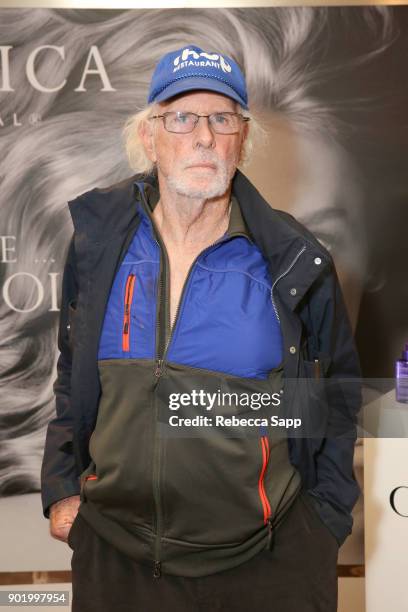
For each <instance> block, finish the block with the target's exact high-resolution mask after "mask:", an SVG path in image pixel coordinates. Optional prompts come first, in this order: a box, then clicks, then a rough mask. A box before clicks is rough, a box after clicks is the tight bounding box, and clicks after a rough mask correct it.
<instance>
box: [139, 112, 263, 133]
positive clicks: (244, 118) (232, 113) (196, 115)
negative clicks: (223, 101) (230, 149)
mask: <svg viewBox="0 0 408 612" xmlns="http://www.w3.org/2000/svg"><path fill="white" fill-rule="evenodd" d="M178 113H180V114H186V115H187V114H188V115H194V116H195V117H196V122H195V123H194V126H193V128H192V129H191V130H190V131H188V132H174V131H173V130H168V129H167V128H166V117H167V116H168V115H173V114H178ZM214 115H234V116H235V117H240V118H241V120H242V121H243V122H247V121H250V119H251V118H250V117H245V115H242V114H241V113H234V112H233V111H218V112H215V113H211V114H210V115H198V114H197V113H193V112H191V111H167V112H166V113H163V114H162V115H153V116H152V117H149V118H148V120H149V121H150V120H151V119H164V121H163V127H164V129H165V130H166V132H169V133H170V134H192V133H193V132H194V130H195V128H196V127H197V125H198V122H199V120H200V117H206V118H207V119H208V125H209V126H210V128H211V129H213V128H214V126H213V125H212V124H211V122H210V117H213V116H214ZM238 131H239V130H238ZM238 131H236V132H217V131H216V130H215V129H214V132H215V134H221V136H231V134H238Z"/></svg>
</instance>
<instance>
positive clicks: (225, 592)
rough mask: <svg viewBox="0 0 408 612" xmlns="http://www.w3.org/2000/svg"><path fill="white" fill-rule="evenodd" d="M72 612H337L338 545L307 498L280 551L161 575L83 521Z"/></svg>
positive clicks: (299, 502) (77, 536)
mask: <svg viewBox="0 0 408 612" xmlns="http://www.w3.org/2000/svg"><path fill="white" fill-rule="evenodd" d="M70 545H71V546H72V549H73V555H72V561H71V565H72V590H73V601H72V612H95V611H96V610H97V611H98V612H125V611H126V612H131V611H132V612H139V611H140V612H173V611H174V612H175V611H177V612H204V611H205V612H207V611H208V612H217V611H218V610H221V611H223V612H228V611H231V612H232V611H234V612H244V611H245V612H247V611H248V610H251V609H259V610H263V611H270V612H336V611H337V556H338V544H337V542H336V540H335V538H334V537H333V535H332V534H331V533H330V531H329V530H328V529H327V527H326V526H325V525H324V523H323V522H322V521H321V519H320V517H319V515H318V514H317V512H316V510H315V509H314V507H313V506H312V504H311V500H310V498H308V497H307V496H306V497H305V495H304V493H301V494H300V495H299V496H298V497H297V499H296V501H295V502H294V504H293V505H292V507H291V508H290V510H289V511H288V513H287V515H286V516H285V518H284V519H283V521H282V523H281V524H280V525H279V527H278V528H277V530H276V535H275V543H274V548H273V550H272V551H269V550H264V551H262V552H261V553H259V554H257V555H256V556H255V557H253V559H251V560H250V561H247V562H246V563H243V564H241V565H239V566H238V567H234V568H232V569H230V570H226V571H223V572H220V573H218V574H211V575H209V576H203V577H200V578H183V577H180V576H171V575H168V574H163V573H162V575H161V577H160V578H153V572H152V566H151V564H149V565H142V564H139V563H136V562H135V561H133V560H132V559H130V558H129V557H127V556H125V555H123V554H122V553H120V552H118V551H117V550H116V549H115V548H113V547H112V546H111V545H110V544H108V543H107V542H106V541H105V540H104V539H103V538H101V537H99V536H98V535H96V533H95V532H94V531H93V529H92V527H91V526H90V525H88V523H87V522H86V521H85V519H83V518H82V516H81V515H78V516H77V518H76V520H75V524H74V527H73V529H72V534H70Z"/></svg>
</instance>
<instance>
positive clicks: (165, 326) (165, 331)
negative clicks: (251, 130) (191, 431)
mask: <svg viewBox="0 0 408 612" xmlns="http://www.w3.org/2000/svg"><path fill="white" fill-rule="evenodd" d="M142 201H143V204H144V208H145V210H146V212H147V215H148V216H149V218H150V222H151V224H152V227H153V229H154V233H155V235H156V237H155V240H156V243H157V244H158V246H159V248H160V273H159V290H158V295H159V303H160V304H163V306H164V308H163V309H161V308H159V316H158V317H157V324H156V339H157V341H156V367H155V370H154V375H155V378H156V385H157V384H158V382H159V380H160V377H161V375H162V373H163V370H164V363H165V357H166V354H167V349H168V347H169V344H170V341H171V339H172V337H173V332H174V330H175V328H176V325H177V320H178V316H179V311H180V306H181V304H182V302H183V299H184V294H185V291H186V287H187V285H188V282H189V279H190V274H191V271H192V269H193V268H194V266H195V264H196V261H197V259H198V258H199V257H200V256H201V255H202V254H203V253H205V252H206V251H207V250H208V249H210V248H212V247H213V246H214V245H216V244H219V243H221V242H224V241H225V240H228V239H229V238H231V237H232V236H241V235H242V236H245V238H247V236H246V234H244V233H242V232H233V233H232V234H228V235H227V236H226V237H225V236H222V237H221V238H218V240H216V241H215V242H213V243H212V244H210V245H209V246H208V247H206V248H205V249H203V250H202V251H201V252H200V253H199V254H198V255H197V257H195V259H194V261H193V263H192V264H191V266H190V268H189V270H188V273H187V276H186V278H185V280H184V284H183V288H182V290H181V295H180V299H179V302H178V304H177V309H176V313H175V317H174V322H173V326H172V327H171V322H170V308H169V299H168V294H169V292H168V284H169V283H168V270H169V259H168V255H167V250H166V247H165V246H164V243H163V241H162V239H161V238H160V233H159V232H158V230H157V228H156V225H155V223H154V221H153V217H152V215H151V211H150V209H149V206H148V204H147V202H146V200H145V194H144V191H143V190H142ZM163 263H164V265H163ZM163 276H164V282H163V280H162V279H163ZM163 314H164V316H163ZM163 318H164V319H165V321H164V322H163V320H162V319H163ZM166 337H167V338H166ZM155 417H156V423H157V419H158V414H157V408H156V415H155ZM160 462H161V446H160V444H159V443H158V439H157V436H156V437H155V447H154V458H153V491H154V497H155V504H156V542H155V560H154V562H153V577H154V578H160V576H161V561H160V548H161V530H162V520H163V519H162V511H161V491H160Z"/></svg>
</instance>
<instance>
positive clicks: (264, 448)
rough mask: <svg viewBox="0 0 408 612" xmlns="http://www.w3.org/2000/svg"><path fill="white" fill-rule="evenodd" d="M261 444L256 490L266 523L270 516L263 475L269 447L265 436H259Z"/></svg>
mask: <svg viewBox="0 0 408 612" xmlns="http://www.w3.org/2000/svg"><path fill="white" fill-rule="evenodd" d="M261 446H262V469H261V473H260V475H259V481H258V491H259V497H260V498H261V502H262V508H263V515H264V524H265V525H266V524H267V523H268V519H271V518H272V512H271V505H270V503H269V500H268V496H267V495H266V492H265V487H264V476H265V472H266V468H267V467H268V462H269V455H270V448H269V440H268V438H267V436H261Z"/></svg>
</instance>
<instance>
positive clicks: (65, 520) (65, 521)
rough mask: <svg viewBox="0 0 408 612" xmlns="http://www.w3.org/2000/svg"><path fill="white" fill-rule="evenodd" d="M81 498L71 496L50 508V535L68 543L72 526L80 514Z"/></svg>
mask: <svg viewBox="0 0 408 612" xmlns="http://www.w3.org/2000/svg"><path fill="white" fill-rule="evenodd" d="M80 502H81V498H80V496H79V495H71V497H65V498H64V499H60V500H58V501H57V502H55V503H54V504H52V505H51V507H50V534H51V535H52V537H53V538H56V539H57V540H61V541H62V542H67V539H68V533H69V530H70V529H71V525H72V523H73V522H74V519H75V517H76V515H77V514H78V508H79V504H80Z"/></svg>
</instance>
